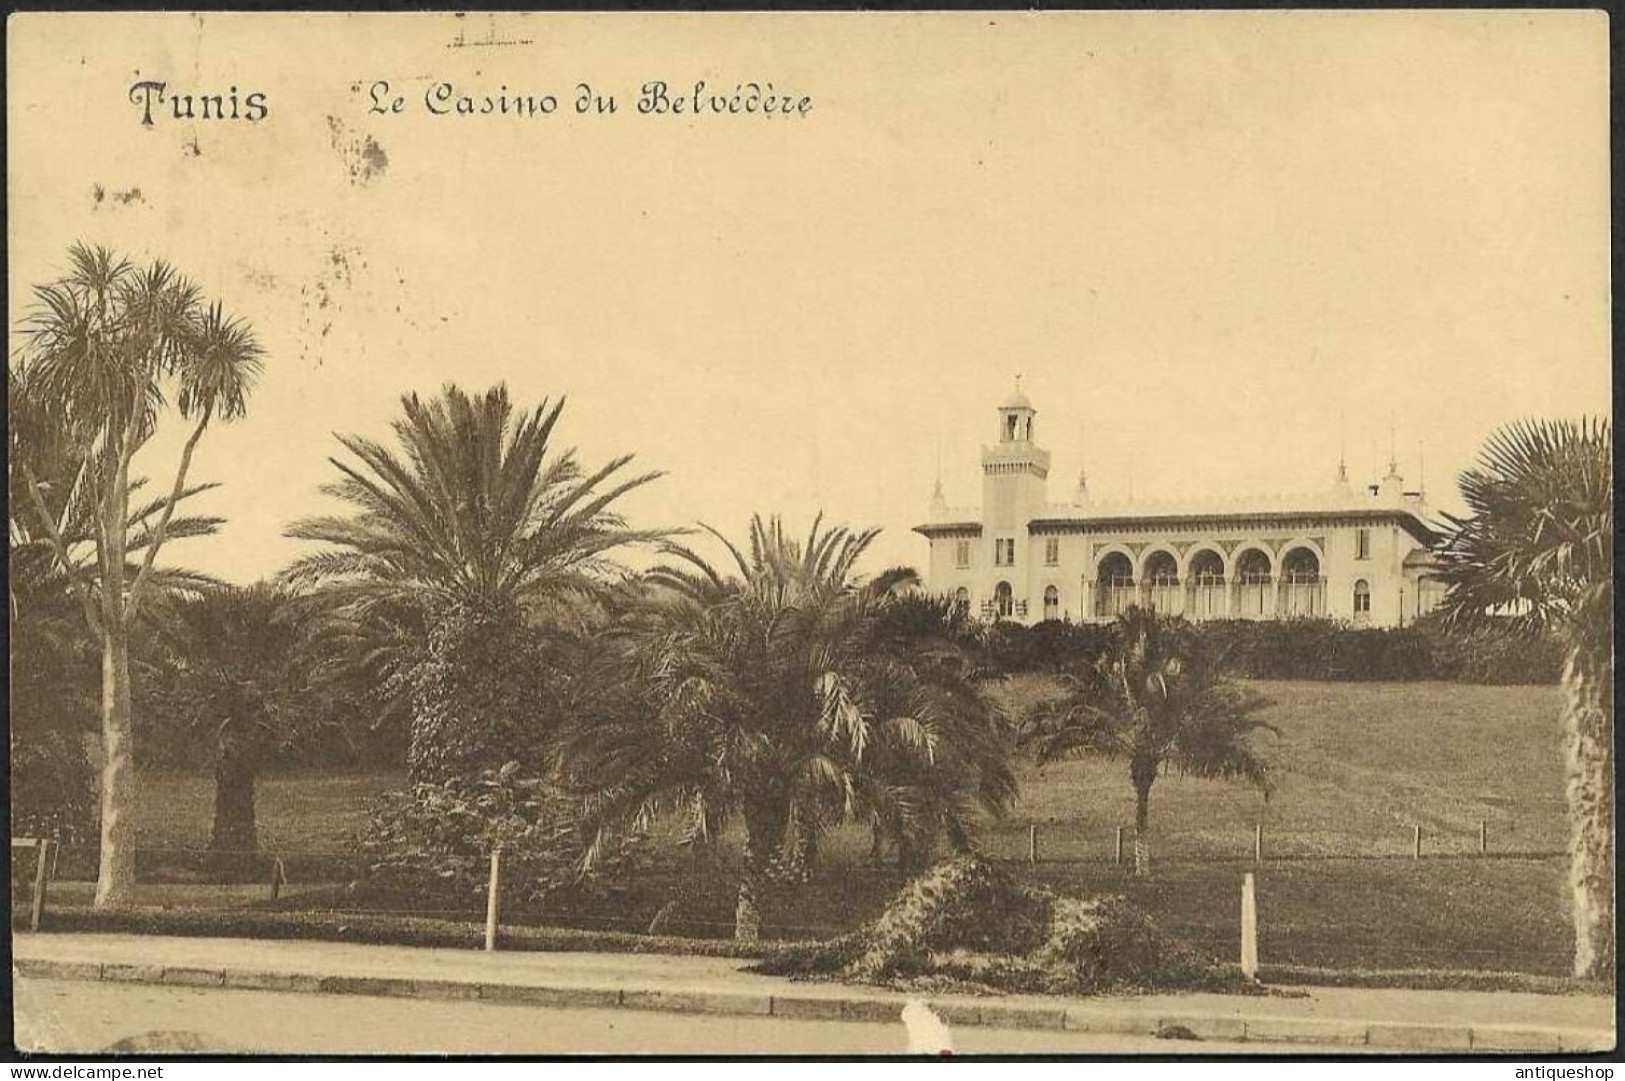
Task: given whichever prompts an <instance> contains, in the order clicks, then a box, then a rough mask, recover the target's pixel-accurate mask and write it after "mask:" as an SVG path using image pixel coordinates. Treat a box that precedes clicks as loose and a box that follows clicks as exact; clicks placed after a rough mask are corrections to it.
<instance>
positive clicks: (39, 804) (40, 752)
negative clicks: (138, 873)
mask: <svg viewBox="0 0 1625 1081" xmlns="http://www.w3.org/2000/svg"><path fill="white" fill-rule="evenodd" d="M97 808H98V803H97V795H96V771H95V769H94V767H93V766H92V765H91V762H90V759H89V758H88V757H86V755H85V750H84V746H83V744H82V743H81V742H80V741H79V740H78V739H77V738H75V737H74V736H72V735H69V734H67V733H64V732H57V731H51V730H37V731H32V732H29V733H28V734H27V735H26V736H25V737H23V738H19V737H18V733H17V731H16V729H13V730H12V733H11V835H12V836H13V837H51V838H54V839H56V840H57V841H59V842H61V843H62V844H65V845H90V844H95V843H96V823H97Z"/></svg>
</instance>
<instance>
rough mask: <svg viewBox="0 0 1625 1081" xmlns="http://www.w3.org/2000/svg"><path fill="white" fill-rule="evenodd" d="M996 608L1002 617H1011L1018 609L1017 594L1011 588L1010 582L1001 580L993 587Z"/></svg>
mask: <svg viewBox="0 0 1625 1081" xmlns="http://www.w3.org/2000/svg"><path fill="white" fill-rule="evenodd" d="M993 604H994V610H995V611H996V612H997V613H998V615H999V618H1000V619H1009V618H1010V616H1011V614H1012V613H1013V612H1015V610H1016V602H1015V596H1014V594H1013V593H1012V591H1011V589H1010V583H1009V582H1000V583H999V584H998V585H996V586H994V587H993Z"/></svg>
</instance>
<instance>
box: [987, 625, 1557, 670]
mask: <svg viewBox="0 0 1625 1081" xmlns="http://www.w3.org/2000/svg"><path fill="white" fill-rule="evenodd" d="M1197 630H1198V633H1199V634H1200V635H1201V636H1202V638H1203V639H1204V640H1205V641H1206V642H1207V644H1208V645H1209V646H1210V647H1211V648H1213V649H1215V650H1217V651H1218V652H1219V653H1220V654H1221V655H1222V656H1223V657H1224V664H1225V667H1226V668H1227V669H1228V670H1229V671H1230V672H1231V673H1232V674H1233V675H1236V676H1239V677H1243V678H1248V679H1299V680H1371V681H1382V682H1405V681H1411V680H1446V681H1451V682H1457V683H1491V684H1524V683H1556V682H1557V679H1558V676H1559V674H1560V672H1561V671H1562V666H1563V650H1562V647H1561V645H1560V644H1559V643H1557V642H1555V641H1552V640H1550V639H1536V640H1530V639H1528V638H1522V637H1519V636H1516V635H1513V634H1510V633H1497V632H1496V631H1494V630H1493V629H1489V630H1483V631H1478V632H1474V633H1470V634H1469V633H1463V632H1459V631H1447V630H1446V629H1445V628H1444V627H1443V626H1442V625H1440V624H1439V623H1438V622H1437V621H1432V620H1426V619H1424V620H1422V621H1421V622H1419V623H1416V624H1413V625H1411V626H1409V627H1351V626H1349V625H1348V624H1346V623H1339V622H1336V621H1334V620H1329V619H1291V620H1257V621H1255V620H1215V621H1212V622H1206V623H1201V624H1198V625H1197ZM1110 636H1111V628H1110V626H1109V625H1107V624H1077V623H1066V622H1061V621H1059V620H1046V621H1045V622H1043V623H1038V624H1035V625H1034V626H1031V627H1025V626H1022V625H1021V624H1018V623H998V624H995V625H994V626H993V627H992V628H991V629H990V630H989V633H988V650H989V654H990V657H991V661H992V665H993V667H994V668H995V669H997V670H998V671H1000V672H1004V673H1014V672H1054V671H1060V670H1062V669H1065V668H1069V667H1073V666H1077V665H1087V664H1092V663H1093V662H1094V661H1095V660H1097V659H1098V658H1099V657H1100V656H1101V655H1102V654H1103V653H1104V652H1105V650H1106V649H1107V648H1108V646H1109V643H1110Z"/></svg>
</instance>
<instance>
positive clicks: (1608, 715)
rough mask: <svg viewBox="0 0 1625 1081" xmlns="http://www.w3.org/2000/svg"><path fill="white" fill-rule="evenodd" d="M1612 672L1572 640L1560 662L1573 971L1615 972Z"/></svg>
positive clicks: (1606, 975)
mask: <svg viewBox="0 0 1625 1081" xmlns="http://www.w3.org/2000/svg"><path fill="white" fill-rule="evenodd" d="M1612 683H1613V672H1612V665H1611V663H1610V661H1609V659H1608V657H1607V656H1606V655H1605V654H1602V653H1601V652H1599V651H1596V650H1592V649H1587V648H1585V647H1584V646H1579V647H1576V648H1575V649H1574V650H1572V651H1571V652H1570V654H1569V657H1568V660H1567V662H1566V663H1565V664H1564V667H1563V691H1564V711H1563V736H1564V757H1565V759H1566V763H1565V764H1566V767H1567V773H1568V802H1569V825H1570V835H1569V890H1570V895H1571V907H1572V909H1573V918H1574V974H1575V976H1577V977H1579V978H1581V979H1602V980H1607V981H1609V982H1612V981H1613V979H1614V956H1615V947H1614V867H1613V824H1614V762H1613V755H1614V718H1613V688H1612V686H1611V684H1612Z"/></svg>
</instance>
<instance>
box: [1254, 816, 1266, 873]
mask: <svg viewBox="0 0 1625 1081" xmlns="http://www.w3.org/2000/svg"><path fill="white" fill-rule="evenodd" d="M1253 862H1254V863H1263V862H1264V823H1262V822H1260V823H1258V824H1257V825H1256V826H1254V827H1253Z"/></svg>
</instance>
